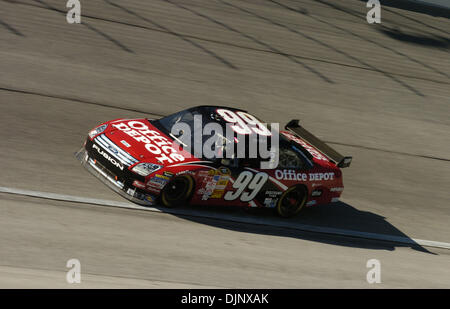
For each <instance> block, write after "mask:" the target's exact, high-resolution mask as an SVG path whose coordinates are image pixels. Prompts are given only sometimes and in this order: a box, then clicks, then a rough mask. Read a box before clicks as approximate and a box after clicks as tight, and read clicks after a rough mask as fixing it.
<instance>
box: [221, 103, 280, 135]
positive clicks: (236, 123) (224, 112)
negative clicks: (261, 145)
mask: <svg viewBox="0 0 450 309" xmlns="http://www.w3.org/2000/svg"><path fill="white" fill-rule="evenodd" d="M217 113H218V114H219V115H220V116H221V117H222V118H223V119H224V120H225V121H226V122H228V123H232V124H233V125H232V126H231V128H232V129H233V130H234V132H236V133H238V134H244V135H245V134H250V133H252V132H254V133H256V134H259V135H264V136H271V135H272V133H271V132H270V130H269V129H268V128H267V127H266V126H265V125H264V124H262V123H261V122H260V121H259V120H258V119H256V117H255V116H253V115H250V114H247V113H245V112H237V113H235V112H233V111H230V110H228V109H218V110H217Z"/></svg>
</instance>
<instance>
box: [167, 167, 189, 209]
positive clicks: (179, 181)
mask: <svg viewBox="0 0 450 309" xmlns="http://www.w3.org/2000/svg"><path fill="white" fill-rule="evenodd" d="M193 190H194V179H192V177H191V176H189V175H182V176H178V177H175V178H174V179H172V180H171V181H170V182H169V183H168V184H167V185H166V186H165V187H164V189H163V190H162V192H161V202H162V204H163V205H164V206H166V207H170V208H173V207H177V206H181V205H183V204H186V203H188V202H189V199H190V197H191V195H192V192H193Z"/></svg>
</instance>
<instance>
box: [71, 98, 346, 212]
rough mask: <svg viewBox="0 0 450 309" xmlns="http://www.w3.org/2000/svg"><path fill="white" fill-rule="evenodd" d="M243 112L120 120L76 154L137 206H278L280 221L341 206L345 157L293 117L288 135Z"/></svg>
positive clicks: (195, 110)
mask: <svg viewBox="0 0 450 309" xmlns="http://www.w3.org/2000/svg"><path fill="white" fill-rule="evenodd" d="M278 127H279V125H277V124H267V123H264V122H262V121H261V120H259V119H258V118H257V117H255V116H254V115H252V114H250V113H248V112H247V111H245V110H241V109H237V108H232V107H222V106H196V107H192V108H189V109H185V110H182V111H180V112H177V113H174V114H171V115H168V116H166V117H163V118H160V119H147V118H142V119H115V120H111V121H108V122H105V123H102V124H100V125H99V126H97V127H96V128H94V129H93V130H91V131H90V132H89V133H88V136H87V138H86V141H85V143H84V145H83V147H82V148H81V149H80V151H78V152H77V153H76V157H77V158H78V160H79V161H80V162H81V163H82V165H83V166H84V167H85V168H86V169H87V170H88V171H89V172H91V173H92V174H93V175H94V176H96V177H97V178H99V179H100V180H101V181H103V182H104V183H105V184H106V185H107V186H108V187H110V188H111V189H113V190H114V191H116V192H117V193H119V194H121V195H122V196H123V197H125V198H127V199H128V200H130V201H132V202H135V203H137V204H140V205H145V206H154V205H162V206H165V207H176V206H181V205H186V204H195V205H223V206H228V205H229V206H243V207H267V208H273V209H274V210H275V211H276V213H277V214H278V215H280V216H281V217H292V216H295V215H297V214H298V213H299V212H300V211H301V210H302V209H303V208H304V207H310V206H314V205H319V204H328V203H333V202H337V201H338V200H339V197H340V196H341V194H342V191H343V189H344V187H343V180H342V172H341V168H345V167H348V166H350V163H351V161H352V158H351V157H348V156H342V155H341V154H339V153H338V152H337V151H336V150H334V149H333V148H331V147H330V146H329V145H327V144H325V143H324V142H323V141H321V140H320V139H319V138H317V137H316V136H314V135H313V134H312V133H310V132H309V131H307V130H306V129H305V128H303V127H302V126H300V125H299V121H298V120H295V119H294V120H291V121H289V123H288V124H286V126H285V128H284V130H279V128H278Z"/></svg>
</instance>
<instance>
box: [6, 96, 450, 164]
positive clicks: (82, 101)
mask: <svg viewBox="0 0 450 309" xmlns="http://www.w3.org/2000/svg"><path fill="white" fill-rule="evenodd" d="M0 91H8V92H15V93H22V94H29V95H37V96H41V97H47V98H52V99H60V100H67V101H72V102H77V103H83V104H89V105H95V106H101V107H107V108H114V109H119V110H125V111H130V112H136V113H142V114H148V115H153V116H158V117H165V116H167V115H163V114H158V113H152V112H148V111H143V110H139V109H133V108H126V107H119V106H114V105H108V104H104V103H98V102H93V101H87V100H82V99H77V98H71V97H67V96H59V95H52V94H45V93H38V92H34V91H28V90H19V89H12V88H5V87H0ZM325 143H327V144H333V145H340V146H347V147H355V148H361V149H367V150H372V151H381V152H385V153H392V154H398V155H404V156H410V157H417V158H424V159H431V160H439V161H445V162H450V159H446V158H439V157H434V156H427V155H418V154H411V153H407V152H400V151H392V150H386V149H379V148H374V147H367V146H361V145H353V144H345V143H339V142H331V141H325Z"/></svg>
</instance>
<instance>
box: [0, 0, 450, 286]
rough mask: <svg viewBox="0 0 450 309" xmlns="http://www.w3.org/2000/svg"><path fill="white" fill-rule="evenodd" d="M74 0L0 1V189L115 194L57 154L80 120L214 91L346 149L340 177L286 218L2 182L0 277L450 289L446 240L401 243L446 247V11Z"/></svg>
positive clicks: (217, 98) (286, 1) (352, 1)
mask: <svg viewBox="0 0 450 309" xmlns="http://www.w3.org/2000/svg"><path fill="white" fill-rule="evenodd" d="M81 3H82V11H81V12H82V23H81V24H68V23H67V22H66V16H65V15H66V11H67V8H66V7H65V4H66V3H65V1H60V0H58V1H57V0H35V1H32V0H17V1H15V0H9V1H6V0H0V7H1V8H0V141H1V151H0V170H1V171H2V172H1V176H0V187H4V188H12V189H15V190H31V191H36V192H41V193H42V192H45V193H52V194H60V195H66V196H76V197H80V198H85V199H102V200H107V201H115V202H120V203H128V202H126V201H125V200H124V199H123V198H121V197H120V196H118V195H116V194H115V193H113V192H112V191H110V190H109V189H108V188H107V187H106V186H104V185H103V184H102V183H100V182H99V181H98V180H97V179H95V178H94V177H92V176H91V175H89V174H88V173H87V172H86V171H85V170H84V169H83V168H82V167H81V165H80V164H79V163H78V161H76V159H75V158H74V156H73V154H74V152H76V151H77V150H78V149H79V148H80V147H81V145H82V143H83V141H84V139H85V136H86V134H87V132H88V131H89V130H90V129H91V128H93V127H94V126H96V125H97V124H98V123H100V122H103V121H106V120H110V119H115V118H122V117H123V118H132V117H136V118H137V117H158V116H161V115H167V114H169V113H172V112H175V111H178V110H181V109H184V108H187V107H190V106H195V105H202V104H213V105H228V106H234V107H240V108H244V109H247V110H249V111H250V112H252V113H254V114H256V115H258V116H260V117H261V118H262V119H264V120H266V121H268V122H280V123H281V124H282V125H284V124H285V123H286V122H287V121H289V120H290V119H292V118H298V119H301V122H302V123H303V125H304V126H305V127H306V128H308V129H309V130H311V131H312V132H314V133H315V134H317V135H318V136H320V137H321V138H323V139H324V140H325V141H327V142H329V143H330V144H331V145H332V146H333V147H335V148H336V149H337V150H339V151H340V152H342V153H344V154H348V155H352V156H353V163H352V166H351V167H350V168H348V169H346V170H344V183H345V186H346V189H345V191H344V194H343V197H342V203H340V204H339V205H335V206H328V205H325V206H320V207H316V208H310V209H307V210H305V211H304V212H303V213H302V215H301V216H299V217H297V218H295V219H291V220H288V222H289V227H283V226H279V225H277V223H279V222H280V220H281V219H278V218H276V217H273V216H272V215H271V214H267V213H265V212H262V213H249V212H246V211H243V210H241V209H213V210H202V209H198V207H187V206H186V207H185V209H182V210H181V212H179V213H166V212H165V211H164V210H162V211H142V210H139V209H127V208H117V207H109V206H102V205H95V204H90V203H88V202H73V201H70V200H61V199H60V200H58V199H51V198H46V197H45V196H44V197H39V198H38V197H33V196H27V195H25V194H20V193H18V194H11V193H5V192H4V191H2V192H4V193H0V287H1V288H15V287H33V288H35V287H37V288H47V287H58V288H89V287H113V288H119V287H120V288H128V287H130V288H134V287H137V288H172V287H174V288H187V287H193V288H197V287H224V288H321V287H326V288H333V287H334V288H405V287H414V288H416V287H417V288H435V287H440V288H450V250H449V249H445V248H444V247H443V246H434V245H426V244H424V243H421V242H416V241H415V240H416V239H420V240H428V241H432V242H439V243H444V244H445V243H446V244H448V243H450V224H449V223H450V208H449V207H450V205H449V201H450V190H449V188H450V117H449V116H450V20H448V19H446V18H444V17H433V16H429V15H425V14H421V13H419V12H411V11H408V10H407V9H400V8H392V7H387V6H386V7H382V20H381V21H382V23H381V24H378V25H375V24H372V25H370V24H368V23H367V22H366V18H365V16H366V13H367V8H366V6H365V4H366V3H365V2H364V1H358V0H344V1H332V0H298V1H293V0H249V1H237V0H210V1H207V0H190V1H181V0H152V1H137V0H129V1H118V0H90V1H81ZM130 205H131V204H130ZM203 211H205V212H204V214H211V216H209V215H208V216H209V217H208V216H206V215H205V216H203V215H202V213H203ZM229 216H232V217H237V218H243V219H245V220H250V221H251V220H253V221H257V222H259V223H258V224H256V223H246V221H245V220H244V222H239V220H237V221H236V220H229V219H227V218H229ZM305 226H310V227H316V228H317V229H318V231H311V230H308V229H304V228H303V227H305ZM326 229H336V230H345V231H349V232H350V234H351V232H352V231H353V232H364V233H373V234H377V235H388V236H389V237H391V236H395V237H400V238H402V239H409V240H410V243H409V244H408V243H402V242H393V241H383V240H374V239H369V238H370V237H368V238H365V237H352V236H351V235H336V233H323V232H321V231H327V230H326ZM328 231H329V230H328ZM72 258H76V259H79V260H80V262H81V276H82V283H81V284H73V285H70V284H68V283H67V282H66V272H67V271H68V268H67V267H66V263H67V261H68V260H69V259H72ZM369 259H378V260H379V261H380V263H381V280H382V283H380V284H369V283H368V282H367V281H366V274H367V272H368V270H369V268H367V267H366V263H367V261H368V260H369Z"/></svg>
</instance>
